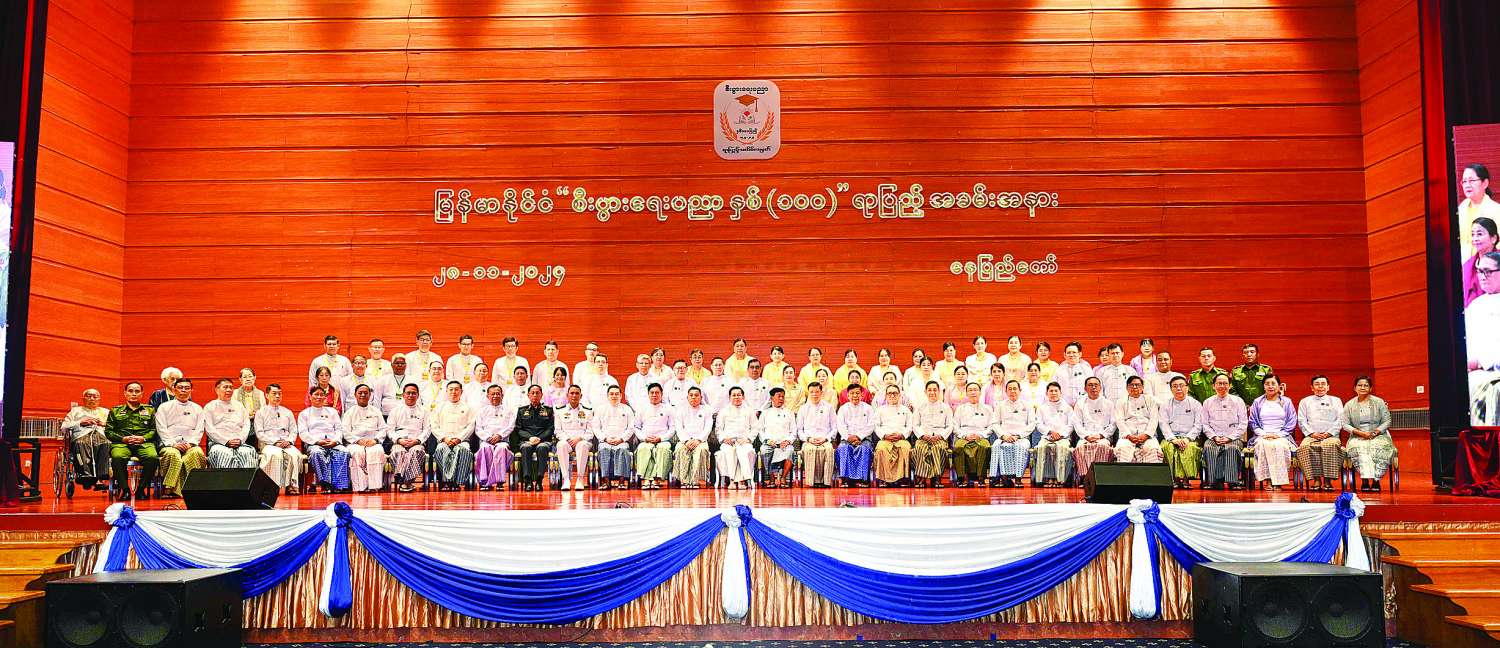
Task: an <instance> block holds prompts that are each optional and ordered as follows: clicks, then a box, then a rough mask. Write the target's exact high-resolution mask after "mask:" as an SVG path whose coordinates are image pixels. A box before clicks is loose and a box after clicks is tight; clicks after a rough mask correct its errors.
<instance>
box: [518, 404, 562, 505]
mask: <svg viewBox="0 0 1500 648" xmlns="http://www.w3.org/2000/svg"><path fill="white" fill-rule="evenodd" d="M554 425H555V424H554V423H553V416H552V408H551V407H549V406H547V405H529V404H528V405H526V406H525V407H522V408H520V409H519V410H517V411H516V426H515V427H514V428H512V429H511V431H510V439H509V441H510V449H511V452H514V453H515V455H516V458H517V459H520V460H521V484H522V488H525V489H528V490H531V489H535V490H541V485H542V478H543V477H545V476H546V475H547V459H548V458H549V457H550V456H551V452H552V443H553V442H554V441H556V440H557V436H556V435H555V434H554V432H553V430H554V428H553V426H554ZM531 437H536V438H538V439H540V440H541V441H540V443H537V444H536V445H531V443H530V442H531Z"/></svg>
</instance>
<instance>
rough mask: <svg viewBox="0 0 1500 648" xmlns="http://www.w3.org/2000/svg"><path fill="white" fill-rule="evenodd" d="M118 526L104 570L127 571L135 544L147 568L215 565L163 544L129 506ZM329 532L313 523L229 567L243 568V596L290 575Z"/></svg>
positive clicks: (257, 594) (116, 522) (142, 562)
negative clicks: (182, 554)
mask: <svg viewBox="0 0 1500 648" xmlns="http://www.w3.org/2000/svg"><path fill="white" fill-rule="evenodd" d="M122 522H123V524H122ZM115 527H116V528H117V529H119V530H120V533H119V534H117V535H116V536H115V540H114V543H113V544H112V545H111V546H110V555H109V558H108V559H107V560H106V562H105V564H104V569H105V571H122V570H124V569H125V558H126V556H127V555H128V554H129V552H130V547H132V546H134V547H135V556H136V558H137V559H138V560H139V561H140V563H141V567H143V568H145V569H207V568H209V567H214V566H215V565H200V564H198V563H195V562H193V561H191V560H187V559H186V558H183V557H182V556H179V555H177V554H175V553H173V552H172V551H171V550H170V549H167V548H166V547H163V546H162V545H161V543H159V542H157V541H156V539H155V538H152V537H151V534H150V533H147V532H146V531H145V530H144V529H142V528H140V527H139V526H137V525H136V524H135V512H134V511H132V510H131V509H130V508H129V507H126V508H125V509H124V510H123V511H121V512H120V517H119V519H117V520H116V521H115ZM326 531H327V529H326V528H325V527H324V526H323V525H321V524H314V525H311V526H309V527H307V530H305V531H303V532H302V533H299V534H297V537H295V538H292V539H291V540H288V541H287V542H286V543H285V544H283V545H281V546H279V547H276V548H275V549H272V550H271V551H270V552H268V553H265V554H262V555H261V556H259V557H257V558H255V559H253V560H249V561H246V562H243V563H240V564H238V565H230V566H229V567H232V568H234V569H238V570H240V571H241V572H242V574H241V575H242V576H243V577H244V580H243V581H242V585H241V587H242V589H243V592H242V594H241V596H242V598H252V597H256V596H260V595H261V594H263V593H265V592H266V591H267V590H270V589H271V588H273V587H276V586H277V585H279V584H281V581H284V580H286V579H287V578H289V577H291V575H292V574H294V573H296V571H297V570H298V569H301V568H302V566H303V565H305V564H307V561H308V560H310V559H311V558H312V555H313V554H314V553H317V551H318V546H319V545H320V544H322V542H323V537H324V535H325V532H326ZM116 554H118V557H117V555H116ZM345 571H346V572H347V571H348V569H347V568H346V569H345Z"/></svg>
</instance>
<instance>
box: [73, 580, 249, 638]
mask: <svg viewBox="0 0 1500 648" xmlns="http://www.w3.org/2000/svg"><path fill="white" fill-rule="evenodd" d="M240 578H241V575H240V570H238V569H136V570H127V571H121V572H105V573H102V574H91V575H89V576H83V577H80V578H69V579H66V580H56V581H52V582H50V583H47V596H46V598H45V599H44V600H45V601H46V608H47V648H239V646H240V633H241V630H242V627H243V625H244V613H243V604H242V603H241V601H240Z"/></svg>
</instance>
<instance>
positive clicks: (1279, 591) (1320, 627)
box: [1193, 562, 1385, 648]
mask: <svg viewBox="0 0 1500 648" xmlns="http://www.w3.org/2000/svg"><path fill="white" fill-rule="evenodd" d="M1193 638H1194V639H1196V640H1198V642H1199V643H1202V644H1205V645H1209V646H1216V647H1217V646H1225V647H1231V646H1233V647H1245V648H1249V647H1250V646H1254V647H1256V648H1259V647H1261V646H1291V647H1293V648H1314V647H1316V648H1351V647H1365V646H1368V647H1370V648H1376V647H1379V646H1384V645H1385V607H1384V603H1383V599H1382V593H1381V584H1380V574H1376V573H1372V572H1367V571H1363V570H1359V569H1351V568H1349V567H1341V566H1338V565H1328V564H1324V563H1295V562H1272V563H1200V564H1198V565H1197V566H1195V567H1193Z"/></svg>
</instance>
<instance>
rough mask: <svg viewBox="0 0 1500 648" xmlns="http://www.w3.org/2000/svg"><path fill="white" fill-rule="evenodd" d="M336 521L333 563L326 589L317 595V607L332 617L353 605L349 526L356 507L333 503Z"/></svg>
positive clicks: (328, 574)
mask: <svg viewBox="0 0 1500 648" xmlns="http://www.w3.org/2000/svg"><path fill="white" fill-rule="evenodd" d="M333 515H334V519H335V520H336V521H335V523H334V524H335V526H334V537H333V557H332V559H331V560H332V564H331V565H330V566H329V569H328V571H327V572H325V573H324V574H323V578H324V582H323V590H322V591H321V592H319V594H318V608H319V610H321V611H322V612H323V614H326V615H328V616H331V617H341V616H344V615H345V614H348V613H349V610H350V609H351V608H353V607H354V576H353V574H350V573H349V526H350V525H351V524H353V522H354V509H352V508H349V504H348V503H346V502H336V503H334V505H333Z"/></svg>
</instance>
